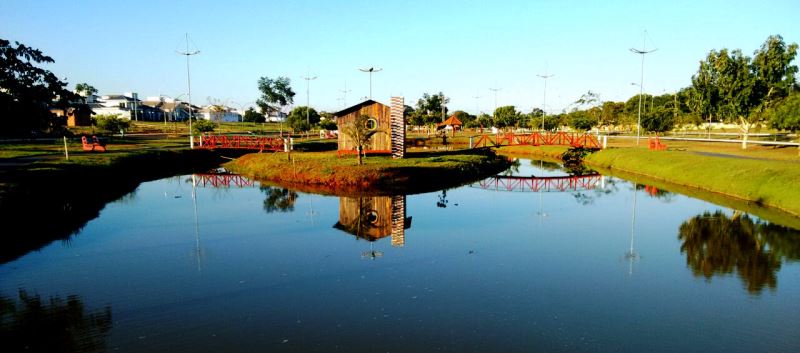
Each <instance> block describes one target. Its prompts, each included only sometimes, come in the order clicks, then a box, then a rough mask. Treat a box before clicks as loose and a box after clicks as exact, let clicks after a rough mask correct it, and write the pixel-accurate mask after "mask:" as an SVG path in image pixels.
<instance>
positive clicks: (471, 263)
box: [0, 160, 800, 352]
mask: <svg viewBox="0 0 800 353" xmlns="http://www.w3.org/2000/svg"><path fill="white" fill-rule="evenodd" d="M504 174H505V175H506V176H502V177H498V178H490V179H487V180H486V181H483V182H480V183H475V184H473V185H471V186H464V187H459V188H455V189H450V190H446V191H440V192H435V193H428V194H420V195H409V196H397V197H364V198H339V197H331V196H320V195H312V194H304V193H296V192H293V191H290V190H285V189H281V188H274V187H259V186H258V184H257V183H256V184H252V183H249V182H247V181H246V180H239V179H235V180H221V178H219V177H214V176H194V177H193V176H180V177H173V178H167V179H162V180H158V181H154V182H148V183H144V184H142V185H141V186H140V187H139V188H138V190H137V191H136V192H134V193H132V194H130V195H128V196H126V197H125V198H123V199H121V200H118V201H116V202H113V203H111V204H108V205H107V206H106V207H105V209H103V210H102V212H101V213H100V216H99V217H98V218H97V219H95V220H93V221H91V222H89V223H88V224H86V225H85V226H84V228H83V229H82V230H81V231H80V232H79V233H78V234H77V235H75V236H73V237H71V238H70V240H69V241H63V242H62V241H59V242H54V243H52V244H50V245H48V246H46V247H44V248H42V249H41V250H39V251H34V252H31V253H28V254H27V255H25V256H23V257H21V258H19V259H16V260H14V261H12V262H8V263H5V264H3V265H0V305H2V306H1V307H0V309H2V312H1V314H2V317H1V318H2V321H1V322H0V323H1V324H2V336H0V338H2V340H0V350H3V351H9V350H10V351H18V350H22V348H24V347H25V346H27V347H28V348H30V349H32V350H33V351H36V350H39V351H50V352H58V351H79V352H80V351H90V352H92V351H120V352H434V351H452V352H538V351H541V352H798V351H800V335H798V332H800V329H798V327H800V266H798V260H800V231H798V230H794V229H790V228H786V227H783V226H780V225H776V224H770V223H767V222H763V221H761V220H759V219H758V218H756V217H753V216H749V215H746V214H741V213H740V212H737V211H734V210H730V209H726V208H723V207H720V206H716V205H714V204H710V203H707V202H705V201H701V200H697V199H691V198H688V197H685V196H682V195H679V194H672V193H669V192H664V191H662V190H655V189H654V188H651V187H649V186H644V185H638V186H636V187H635V186H634V185H633V184H631V183H629V182H627V181H624V180H621V179H617V178H613V177H601V176H584V177H576V178H569V177H564V176H566V174H565V172H563V171H561V170H559V169H558V168H557V166H554V165H550V164H546V163H540V162H538V161H535V162H531V161H527V160H522V161H521V163H520V165H519V166H518V167H516V168H514V169H512V170H510V171H508V172H506V173H504ZM508 175H513V176H524V177H527V176H531V175H535V176H537V177H542V176H544V177H550V178H548V179H531V178H513V177H508ZM193 179H194V181H195V183H196V184H197V185H198V187H196V188H193ZM215 183H216V184H217V185H218V186H221V187H213V184H215ZM220 183H222V184H226V183H230V184H231V186H230V187H225V186H223V185H221V184H220ZM234 184H239V185H240V186H241V187H240V186H236V185H234ZM193 193H195V194H196V197H193ZM9 221H10V222H11V223H13V220H9ZM6 228H9V227H8V225H7V226H6ZM3 346H4V347H5V348H3ZM9 348H10V349H9Z"/></svg>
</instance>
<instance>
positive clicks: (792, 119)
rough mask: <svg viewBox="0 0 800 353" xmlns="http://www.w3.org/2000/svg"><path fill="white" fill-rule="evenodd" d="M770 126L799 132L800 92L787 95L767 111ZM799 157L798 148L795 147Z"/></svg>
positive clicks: (799, 150) (799, 148)
mask: <svg viewBox="0 0 800 353" xmlns="http://www.w3.org/2000/svg"><path fill="white" fill-rule="evenodd" d="M768 116H769V123H770V126H772V127H773V128H776V129H781V130H788V131H792V132H797V131H800V92H795V93H792V94H791V95H789V97H788V98H786V99H784V100H783V101H781V102H780V103H778V104H776V105H775V106H773V107H772V108H771V109H770V110H769V111H768ZM798 142H800V139H798ZM797 154H798V155H800V146H798V147H797Z"/></svg>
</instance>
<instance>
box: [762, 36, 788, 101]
mask: <svg viewBox="0 0 800 353" xmlns="http://www.w3.org/2000/svg"><path fill="white" fill-rule="evenodd" d="M796 56H797V43H792V44H789V45H786V43H785V42H784V41H783V37H781V36H779V35H774V36H769V37H768V38H767V40H766V41H764V43H763V44H761V48H760V49H759V50H756V52H755V56H754V57H753V64H752V69H753V72H754V73H755V76H756V80H757V82H756V90H757V94H758V95H759V96H760V97H763V104H762V106H763V108H769V107H771V106H772V105H773V104H774V103H776V102H778V101H780V100H782V99H783V98H786V97H787V96H788V95H789V93H790V92H792V91H793V90H796V89H797V88H798V85H797V80H796V79H797V71H798V69H797V66H796V65H792V61H793V60H794V58H795V57H796Z"/></svg>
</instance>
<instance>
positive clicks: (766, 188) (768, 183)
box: [586, 148, 800, 216]
mask: <svg viewBox="0 0 800 353" xmlns="http://www.w3.org/2000/svg"><path fill="white" fill-rule="evenodd" d="M586 163H588V164H589V165H591V166H599V167H602V168H608V169H611V170H619V171H623V172H626V173H632V174H639V175H644V176H647V177H649V178H652V179H656V180H664V181H669V182H671V183H675V184H680V185H684V186H688V187H692V188H696V189H700V190H705V191H710V192H714V193H718V194H722V195H725V196H728V197H734V198H739V199H744V200H748V201H752V202H754V203H756V204H758V205H763V206H768V207H773V208H776V209H779V210H781V211H784V212H787V213H790V214H793V215H795V216H800V188H798V187H797V186H798V185H800V164H799V163H793V162H786V161H783V162H782V161H774V160H759V159H748V158H735V157H721V156H713V155H703V154H698V153H695V152H691V151H658V152H656V151H650V150H646V149H640V148H637V149H619V148H611V149H606V150H603V151H599V152H597V153H594V154H591V155H589V156H588V157H586Z"/></svg>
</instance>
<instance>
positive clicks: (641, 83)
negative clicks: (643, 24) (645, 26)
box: [630, 31, 658, 146]
mask: <svg viewBox="0 0 800 353" xmlns="http://www.w3.org/2000/svg"><path fill="white" fill-rule="evenodd" d="M646 39H647V31H644V36H643V37H642V49H636V48H631V49H630V50H631V52H633V53H635V54H639V55H641V56H642V72H641V75H640V76H639V114H638V118H637V122H636V146H639V139H640V137H641V129H642V93H643V92H644V56H645V55H646V54H650V53H652V52H654V51H656V50H658V49H653V50H646V42H645V40H646Z"/></svg>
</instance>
